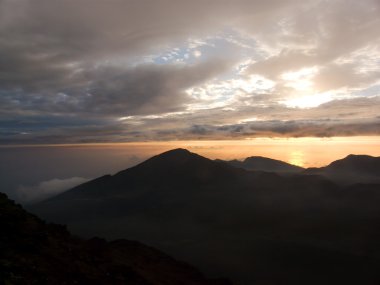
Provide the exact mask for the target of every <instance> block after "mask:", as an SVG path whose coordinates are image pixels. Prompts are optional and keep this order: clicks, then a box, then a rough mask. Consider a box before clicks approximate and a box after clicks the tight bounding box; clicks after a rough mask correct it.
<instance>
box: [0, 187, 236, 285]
mask: <svg viewBox="0 0 380 285" xmlns="http://www.w3.org/2000/svg"><path fill="white" fill-rule="evenodd" d="M0 226H1V234H0V284H22V285H28V284H38V285H40V284H41V285H42V284H49V285H51V284H91V285H96V284H133V285H153V284H157V285H158V284H160V285H168V284H172V285H179V284H184V285H185V284H189V285H190V284H191V285H194V284H199V285H216V284H220V285H222V284H230V283H229V282H227V281H223V280H219V281H218V280H206V279H205V278H204V277H203V276H202V274H201V273H199V272H198V271H197V270H196V269H194V268H192V267H191V266H189V265H187V264H185V263H181V262H178V261H176V260H174V259H173V258H171V257H169V256H167V255H165V254H164V253H162V252H160V251H158V250H156V249H154V248H151V247H148V246H145V245H143V244H141V243H139V242H134V241H128V240H116V241H112V242H106V241H105V240H103V239H99V238H93V239H90V240H83V239H79V238H75V237H73V236H72V235H70V233H69V232H68V231H67V230H66V229H65V227H64V226H61V225H55V224H46V223H44V222H43V221H41V220H40V219H38V218H37V217H35V216H33V215H31V214H29V213H27V212H26V211H24V210H23V209H22V208H21V207H20V206H18V205H16V204H14V203H13V202H12V201H11V200H9V199H8V198H7V197H6V196H5V195H4V194H1V193H0Z"/></svg>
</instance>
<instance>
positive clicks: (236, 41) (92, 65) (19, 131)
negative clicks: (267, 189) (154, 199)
mask: <svg viewBox="0 0 380 285" xmlns="http://www.w3.org/2000/svg"><path fill="white" fill-rule="evenodd" d="M379 15H380V4H379V2H378V1H376V0H365V1H354V0H335V1H322V0H319V1H298V0H286V1H276V0H272V1H265V2H263V1H258V0H257V1H256V0H255V1H248V0H237V1H233V2H231V1H227V0H226V1H224V0H222V1H220V0H219V1H217V0H211V1H207V2H205V1H201V0H195V1H191V2H189V1H167V0H155V1H151V0H140V1H134V0H129V1H121V0H113V1H97V0H95V1H89V0H78V1H71V0H69V1H63V0H62V1H47V0H41V1H38V3H36V2H34V1H30V0H19V1H11V0H0V143H56V142H61V143H62V142H96V141H131V140H146V139H149V140H162V139H169V138H170V139H188V138H203V137H206V136H207V137H208V138H218V139H222V138H227V139H228V138H230V137H235V136H236V133H240V134H241V135H239V136H238V137H242V138H244V137H245V136H266V135H271V136H276V135H279V136H303V135H311V136H325V135H326V136H335V135H345V136H350V135H359V134H368V135H378V134H379V118H378V115H377V114H376V110H377V111H378V110H380V109H379V103H378V102H379V96H380V91H379V90H380V81H379V76H380V32H379V29H378V27H379V26H380V17H379ZM252 121H254V123H252ZM321 121H323V123H321ZM249 122H251V123H249ZM278 126H280V127H278ZM283 127H285V129H289V130H292V131H282V129H283ZM227 129H228V130H234V131H224V130H227ZM236 130H240V131H236ZM278 130H280V131H278Z"/></svg>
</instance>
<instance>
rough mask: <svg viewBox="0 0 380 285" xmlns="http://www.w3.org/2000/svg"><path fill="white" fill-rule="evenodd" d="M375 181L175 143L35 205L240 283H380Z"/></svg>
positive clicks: (86, 231) (76, 225) (82, 229)
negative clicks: (337, 179) (256, 166)
mask: <svg viewBox="0 0 380 285" xmlns="http://www.w3.org/2000/svg"><path fill="white" fill-rule="evenodd" d="M379 203H380V187H379V185H378V184H357V185H353V186H351V187H348V188H343V187H341V186H338V185H336V184H335V183H333V182H331V181H329V180H328V179H326V178H324V177H323V176H320V175H302V174H294V175H291V176H282V175H278V174H276V173H269V172H262V171H247V170H245V169H242V168H236V167H233V166H231V165H228V164H226V163H221V162H218V161H212V160H209V159H206V158H204V157H201V156H199V155H196V154H193V153H190V152H189V151H187V150H183V149H177V150H172V151H169V152H166V153H163V154H161V155H158V156H155V157H153V158H151V159H149V160H147V161H145V162H143V163H141V164H139V165H137V166H135V167H132V168H129V169H126V170H123V171H121V172H119V173H117V174H115V175H113V176H111V175H107V176H103V177H100V178H98V179H95V180H93V181H90V182H87V183H85V184H82V185H80V186H78V187H75V188H73V189H71V190H70V191H67V192H66V193H63V194H60V195H58V196H56V197H54V198H52V199H50V200H48V201H45V202H43V203H40V204H38V205H35V206H34V207H31V210H33V211H34V212H35V213H37V214H39V215H40V216H42V217H44V218H46V219H48V220H51V221H55V222H61V223H67V224H68V225H69V228H70V229H72V230H73V231H74V232H75V233H77V234H80V235H82V236H93V235H100V236H105V237H107V238H120V237H129V238H132V239H135V240H139V241H142V242H144V243H147V244H150V245H153V246H155V247H158V248H159V249H161V250H164V251H165V252H168V253H170V254H172V255H173V256H175V257H177V258H180V259H183V260H186V261H187V262H190V263H192V264H195V265H197V266H198V267H199V268H201V269H202V270H204V271H205V272H207V273H208V274H209V275H210V276H224V275H227V276H229V277H231V278H232V279H233V280H236V281H238V282H237V283H239V282H240V283H241V284H244V285H245V284H247V285H251V284H293V285H294V284H315V285H317V284H318V285H320V284H334V285H335V284H368V285H369V284H378V283H379V282H380V277H379V270H378V269H379V268H380V263H379V259H380V250H379V247H378V238H379V234H380V232H379V228H378V224H379V223H380V210H379V208H378V205H379Z"/></svg>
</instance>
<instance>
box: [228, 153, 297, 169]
mask: <svg viewBox="0 0 380 285" xmlns="http://www.w3.org/2000/svg"><path fill="white" fill-rule="evenodd" d="M226 162H227V163H228V164H230V165H232V166H234V167H239V168H243V169H246V170H253V171H267V172H288V173H298V172H301V171H302V170H304V168H302V167H299V166H296V165H292V164H289V163H286V162H283V161H281V160H276V159H271V158H266V157H262V156H251V157H247V158H246V159H244V160H243V161H240V160H236V159H235V160H230V161H226Z"/></svg>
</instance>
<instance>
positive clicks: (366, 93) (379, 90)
mask: <svg viewBox="0 0 380 285" xmlns="http://www.w3.org/2000/svg"><path fill="white" fill-rule="evenodd" d="M352 96H354V97H373V96H380V84H377V85H373V86H371V87H369V88H366V89H362V90H358V91H354V92H352Z"/></svg>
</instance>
